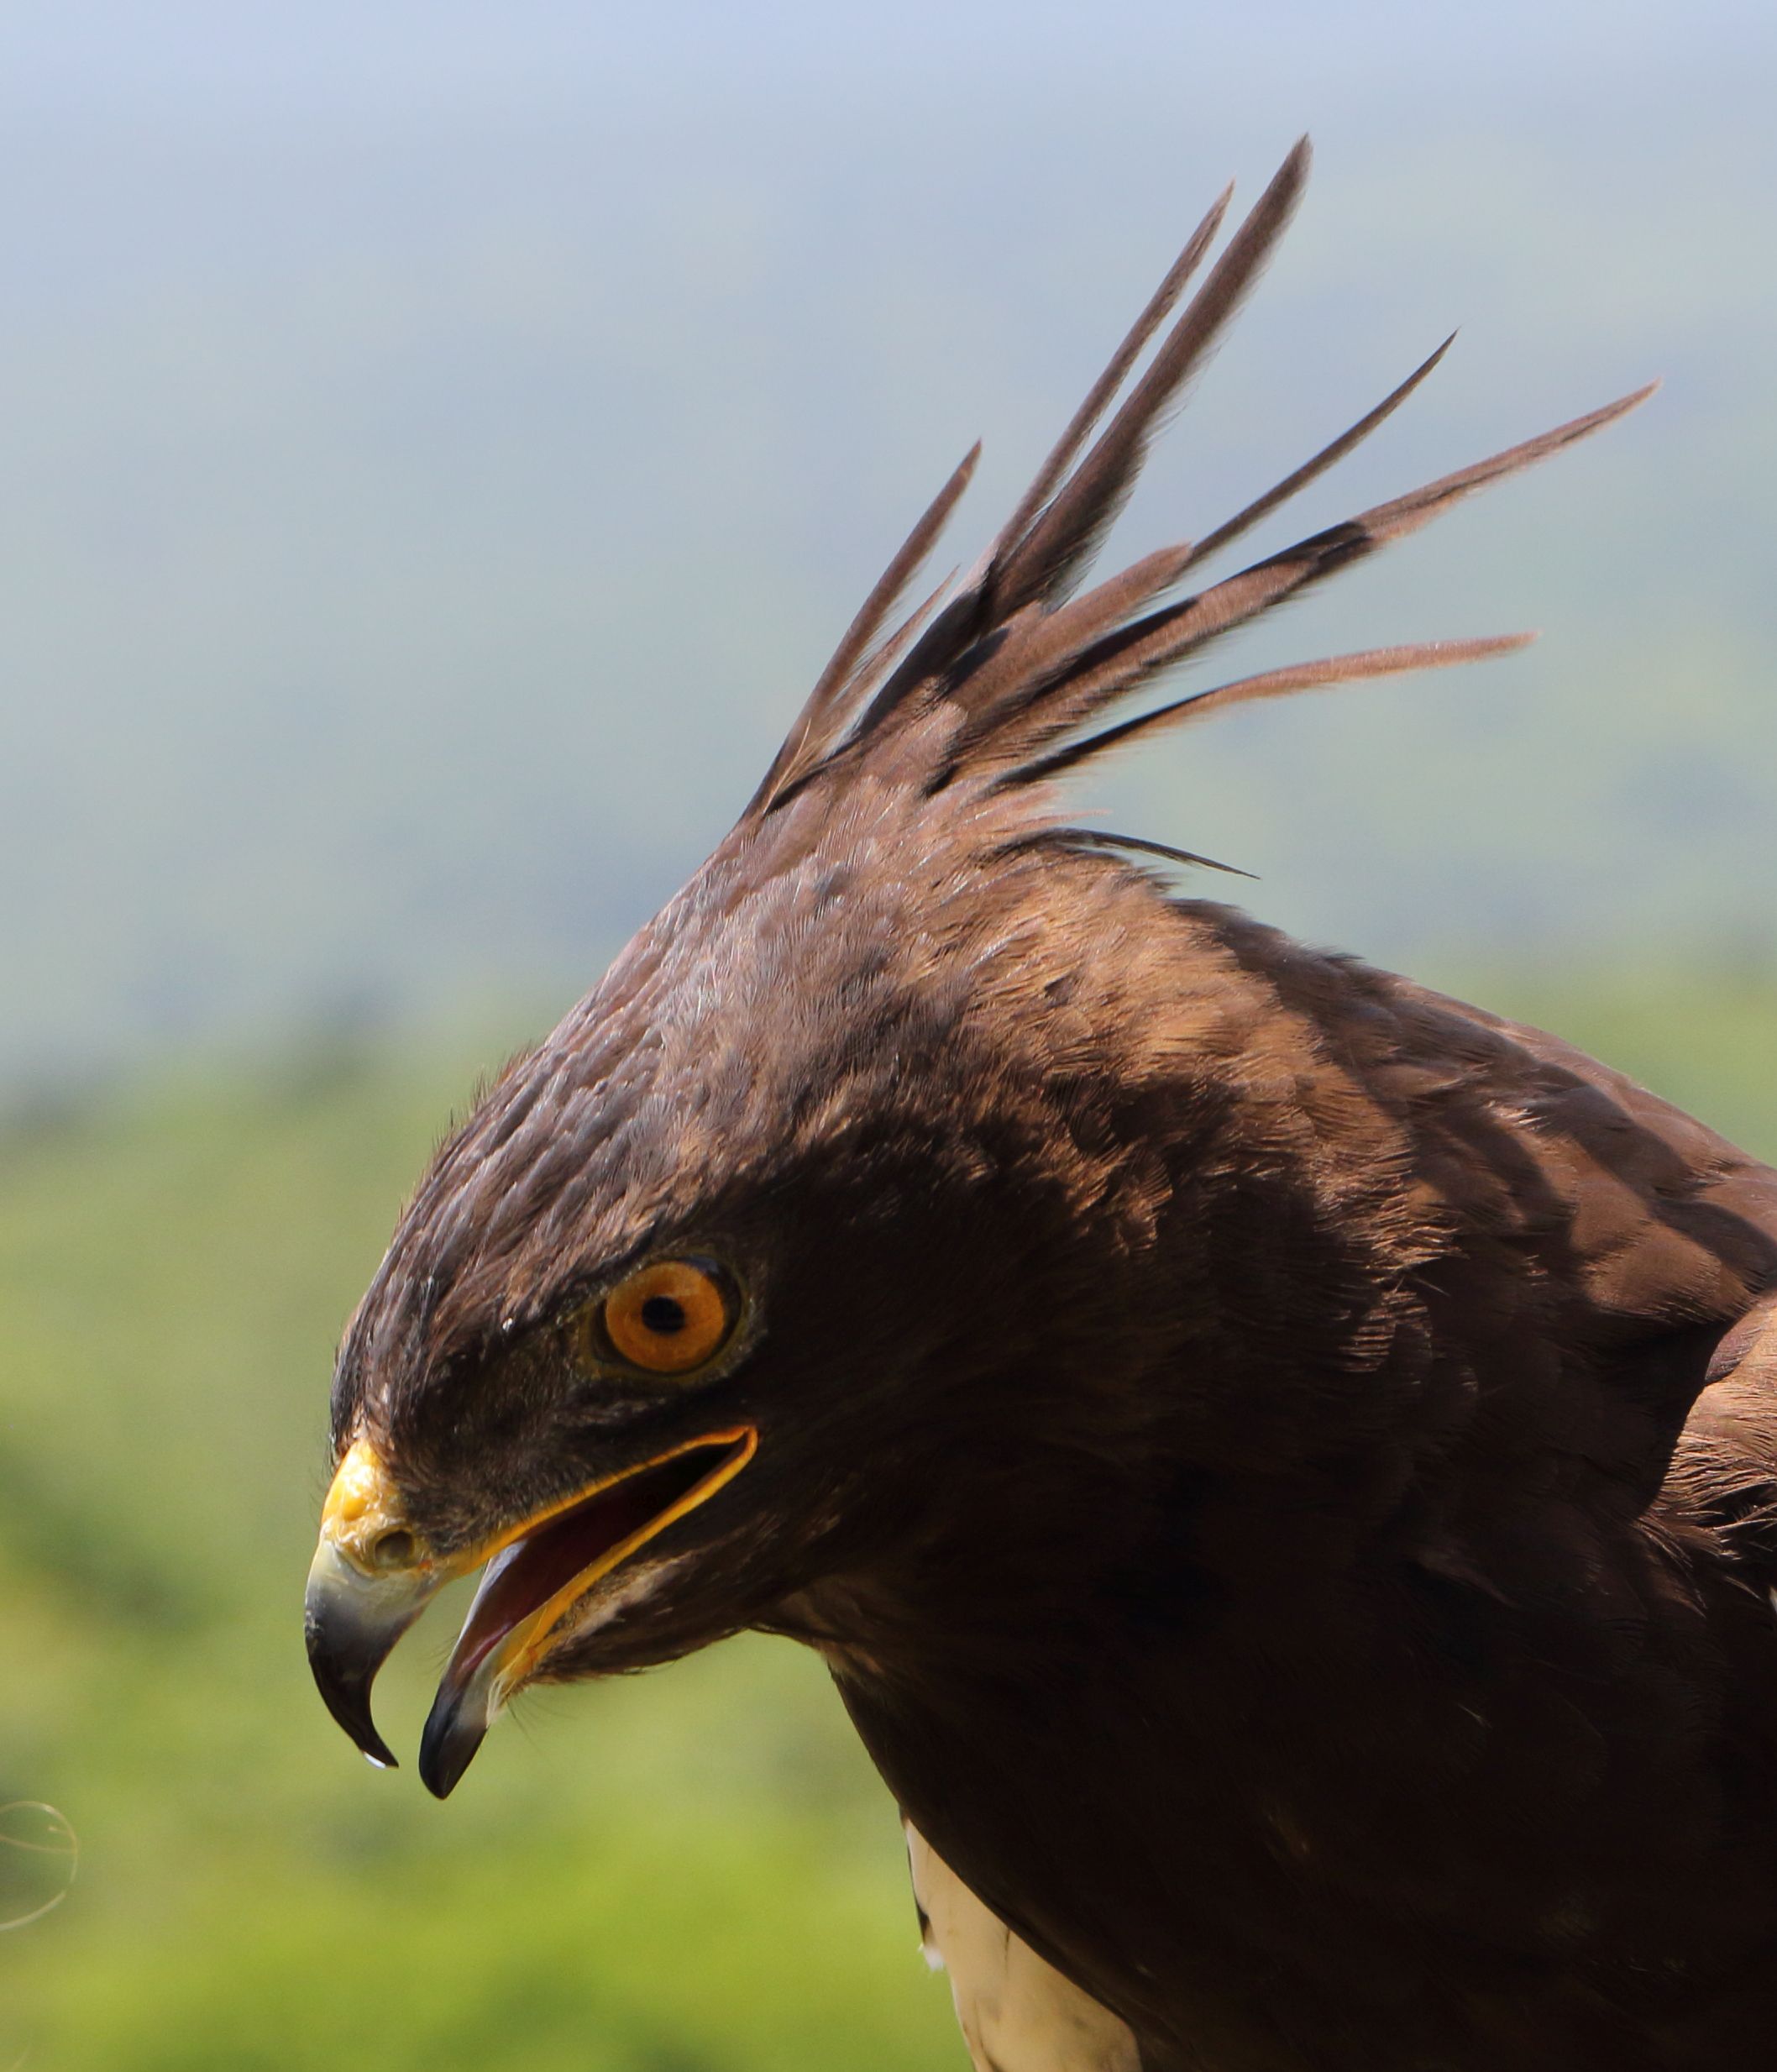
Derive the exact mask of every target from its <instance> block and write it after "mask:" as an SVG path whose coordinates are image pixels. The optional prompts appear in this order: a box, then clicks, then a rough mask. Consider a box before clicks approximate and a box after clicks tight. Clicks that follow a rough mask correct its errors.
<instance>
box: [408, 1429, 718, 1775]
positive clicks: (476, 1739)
mask: <svg viewBox="0 0 1777 2072" xmlns="http://www.w3.org/2000/svg"><path fill="white" fill-rule="evenodd" d="M757 1447H758V1435H757V1432H755V1431H754V1430H753V1429H752V1426H751V1425H743V1426H742V1427H741V1428H740V1429H737V1430H734V1431H726V1432H711V1433H708V1434H706V1435H705V1436H704V1437H703V1438H701V1439H695V1440H689V1442H687V1443H686V1444H685V1445H682V1446H679V1447H676V1448H674V1450H673V1451H672V1452H671V1453H668V1454H662V1455H658V1456H656V1457H655V1458H654V1459H653V1460H652V1461H647V1462H646V1463H644V1465H643V1466H641V1467H638V1468H632V1469H631V1470H629V1471H627V1472H626V1473H625V1474H623V1475H621V1476H616V1477H612V1478H611V1480H610V1481H609V1482H603V1483H600V1484H598V1485H597V1486H596V1487H594V1488H591V1489H590V1490H587V1491H585V1492H583V1493H582V1494H581V1495H580V1496H578V1497H575V1498H570V1499H569V1501H568V1502H567V1503H564V1505H563V1506H562V1507H561V1508H559V1509H558V1510H557V1511H555V1512H553V1513H545V1514H544V1515H543V1517H542V1518H540V1519H536V1520H534V1521H533V1522H532V1524H531V1525H530V1526H529V1528H528V1529H527V1530H526V1531H525V1532H524V1533H523V1534H522V1536H521V1537H519V1538H517V1539H516V1540H513V1541H512V1542H511V1544H510V1545H508V1546H506V1547H504V1548H502V1549H501V1551H500V1552H499V1553H497V1554H496V1555H495V1556H494V1558H493V1559H492V1560H491V1561H490V1562H489V1563H488V1565H487V1567H486V1569H485V1571H483V1573H482V1577H481V1587H480V1589H479V1590H478V1591H477V1592H475V1599H474V1603H473V1604H471V1605H470V1606H469V1616H468V1618H466V1619H465V1620H464V1623H463V1630H462V1632H461V1633H460V1634H459V1635H458V1636H457V1644H456V1647H455V1648H454V1650H453V1651H452V1654H451V1658H450V1660H449V1662H448V1664H447V1665H446V1667H445V1671H444V1675H443V1679H442V1680H441V1681H440V1682H439V1685H438V1696H437V1697H436V1698H435V1699H434V1700H433V1701H432V1714H431V1717H430V1718H428V1719H427V1722H426V1731H425V1733H424V1734H423V1735H422V1738H421V1742H420V1776H421V1777H422V1780H423V1781H424V1782H425V1784H426V1785H427V1788H428V1789H429V1790H430V1791H433V1792H434V1793H436V1795H437V1796H438V1797H440V1798H443V1797H446V1796H447V1794H448V1792H449V1791H451V1790H452V1789H453V1786H455V1784H456V1783H457V1781H458V1779H459V1778H460V1777H461V1776H462V1775H463V1772H464V1770H466V1769H467V1768H468V1767H469V1759H470V1758H471V1757H472V1756H473V1755H474V1752H475V1750H476V1749H477V1748H478V1747H480V1744H481V1739H482V1737H483V1736H484V1735H485V1734H486V1732H487V1729H488V1727H489V1725H490V1723H491V1721H492V1720H493V1718H494V1716H495V1713H498V1712H499V1711H500V1709H501V1707H502V1706H503V1705H504V1704H505V1703H506V1700H507V1698H508V1697H510V1696H511V1693H512V1692H514V1691H516V1689H517V1688H518V1686H520V1685H521V1684H522V1683H523V1682H524V1681H526V1679H527V1677H528V1676H530V1674H531V1672H532V1670H534V1669H535V1667H536V1666H537V1663H538V1662H539V1661H540V1660H542V1659H543V1656H544V1655H546V1654H547V1653H548V1650H549V1646H550V1644H551V1641H552V1639H553V1637H554V1635H555V1634H556V1632H557V1629H558V1627H559V1626H560V1624H561V1622H562V1620H563V1619H564V1618H565V1617H566V1615H567V1614H568V1613H569V1612H570V1611H571V1610H572V1609H573V1608H574V1605H575V1604H576V1603H579V1600H580V1598H581V1597H584V1595H585V1593H586V1592H587V1591H589V1590H590V1588H591V1587H593V1585H594V1584H595V1583H596V1582H599V1581H600V1578H601V1577H603V1576H608V1575H609V1574H610V1573H611V1571H612V1570H613V1569H615V1568H616V1567H617V1566H619V1565H620V1564H621V1563H622V1562H624V1561H627V1560H628V1559H629V1557H630V1556H631V1555H632V1554H634V1553H635V1552H636V1551H637V1550H638V1549H639V1548H641V1547H642V1546H644V1545H647V1542H648V1541H649V1540H653V1538H654V1537H655V1535H656V1534H658V1533H661V1532H663V1531H664V1530H665V1529H666V1528H667V1527H668V1525H670V1524H673V1522H674V1519H680V1518H683V1517H684V1516H685V1515H686V1513H688V1512H691V1511H695V1509H696V1508H698V1507H699V1505H700V1504H702V1503H705V1502H707V1501H708V1499H709V1498H711V1497H713V1496H714V1495H715V1494H716V1491H717V1490H718V1489H720V1488H721V1487H723V1485H724V1484H725V1483H726V1482H731V1481H732V1479H733V1478H734V1477H735V1476H736V1475H738V1474H739V1473H740V1471H741V1470H742V1468H743V1467H745V1466H746V1465H747V1462H748V1461H750V1460H751V1459H752V1456H753V1454H754V1453H755V1452H756V1451H757Z"/></svg>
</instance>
